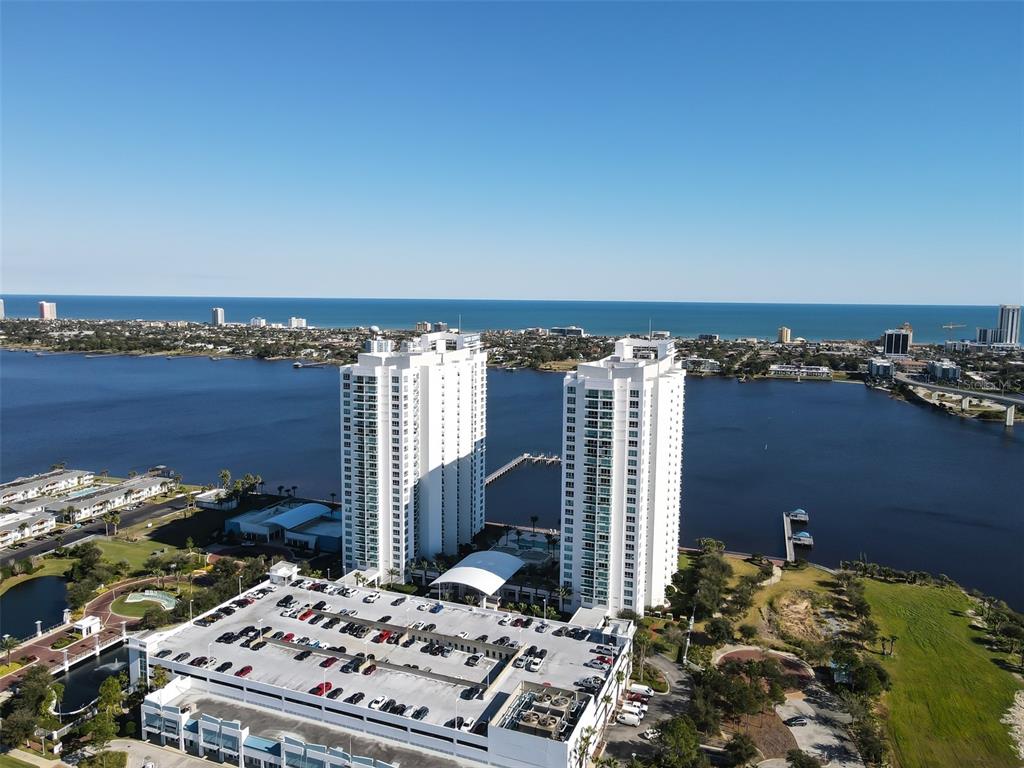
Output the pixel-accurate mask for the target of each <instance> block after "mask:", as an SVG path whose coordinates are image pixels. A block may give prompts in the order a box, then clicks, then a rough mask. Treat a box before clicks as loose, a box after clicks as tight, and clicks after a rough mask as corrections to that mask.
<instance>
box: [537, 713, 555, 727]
mask: <svg viewBox="0 0 1024 768" xmlns="http://www.w3.org/2000/svg"><path fill="white" fill-rule="evenodd" d="M557 723H558V718H557V717H552V716H551V715H544V717H542V718H541V719H540V725H541V727H542V728H554V727H555V725H556V724H557Z"/></svg>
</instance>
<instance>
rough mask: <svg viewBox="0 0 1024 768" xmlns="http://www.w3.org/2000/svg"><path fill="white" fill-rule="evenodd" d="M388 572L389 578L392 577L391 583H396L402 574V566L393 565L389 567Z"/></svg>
mask: <svg viewBox="0 0 1024 768" xmlns="http://www.w3.org/2000/svg"><path fill="white" fill-rule="evenodd" d="M387 574H388V578H389V579H391V583H392V584H394V583H395V580H396V579H398V577H399V576H401V575H402V571H401V569H400V568H396V567H395V566H393V565H392V566H391V567H390V568H388V570H387Z"/></svg>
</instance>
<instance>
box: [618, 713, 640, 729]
mask: <svg viewBox="0 0 1024 768" xmlns="http://www.w3.org/2000/svg"><path fill="white" fill-rule="evenodd" d="M615 722H616V723H618V724H619V725H632V726H633V727H636V726H638V725H640V718H639V717H637V716H636V715H634V714H631V713H629V712H619V714H617V715H616V716H615Z"/></svg>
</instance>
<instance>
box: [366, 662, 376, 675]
mask: <svg viewBox="0 0 1024 768" xmlns="http://www.w3.org/2000/svg"><path fill="white" fill-rule="evenodd" d="M376 671H377V665H376V664H370V665H368V666H367V667H366V669H364V670H363V674H364V675H372V674H373V673H374V672H376Z"/></svg>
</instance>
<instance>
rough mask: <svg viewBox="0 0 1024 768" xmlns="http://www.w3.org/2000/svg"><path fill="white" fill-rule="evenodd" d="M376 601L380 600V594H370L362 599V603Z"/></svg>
mask: <svg viewBox="0 0 1024 768" xmlns="http://www.w3.org/2000/svg"><path fill="white" fill-rule="evenodd" d="M378 600H380V592H371V593H370V594H368V595H367V596H366V597H364V598H363V602H364V603H376V602H377V601H378Z"/></svg>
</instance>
